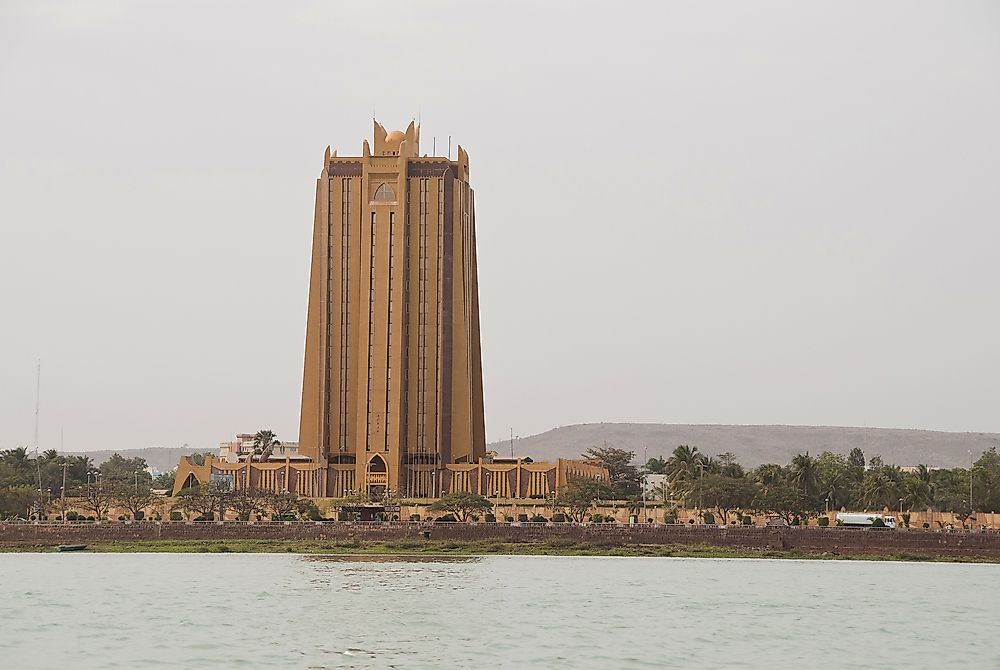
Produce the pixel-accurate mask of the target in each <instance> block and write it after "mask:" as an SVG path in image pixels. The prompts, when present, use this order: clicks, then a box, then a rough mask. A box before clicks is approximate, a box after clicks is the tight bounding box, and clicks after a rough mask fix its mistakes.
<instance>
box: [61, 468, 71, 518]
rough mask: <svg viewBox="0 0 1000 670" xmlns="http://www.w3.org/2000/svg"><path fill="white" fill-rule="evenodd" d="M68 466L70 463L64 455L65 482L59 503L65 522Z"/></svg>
mask: <svg viewBox="0 0 1000 670" xmlns="http://www.w3.org/2000/svg"><path fill="white" fill-rule="evenodd" d="M68 467H69V463H67V462H66V457H65V456H63V483H62V491H61V493H60V496H59V497H60V499H61V500H60V502H59V505H60V506H61V507H62V518H63V523H66V468H68Z"/></svg>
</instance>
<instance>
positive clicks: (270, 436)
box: [250, 430, 281, 461]
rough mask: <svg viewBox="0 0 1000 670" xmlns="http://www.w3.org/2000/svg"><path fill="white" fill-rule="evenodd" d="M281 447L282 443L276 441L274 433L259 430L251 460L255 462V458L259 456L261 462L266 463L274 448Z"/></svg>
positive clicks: (254, 439) (254, 438)
mask: <svg viewBox="0 0 1000 670" xmlns="http://www.w3.org/2000/svg"><path fill="white" fill-rule="evenodd" d="M279 446H281V442H279V441H278V440H277V439H276V436H275V434H274V431H271V430H258V431H257V434H256V435H254V436H253V454H252V455H251V457H250V459H251V460H253V457H254V456H259V457H260V458H259V460H261V461H266V460H267V457H268V456H270V455H271V452H272V451H274V448H275V447H279Z"/></svg>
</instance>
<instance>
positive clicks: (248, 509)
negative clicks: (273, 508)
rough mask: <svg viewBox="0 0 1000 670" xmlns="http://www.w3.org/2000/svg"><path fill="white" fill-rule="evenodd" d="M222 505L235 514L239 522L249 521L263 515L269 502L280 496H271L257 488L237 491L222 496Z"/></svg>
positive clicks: (271, 494)
mask: <svg viewBox="0 0 1000 670" xmlns="http://www.w3.org/2000/svg"><path fill="white" fill-rule="evenodd" d="M222 495H224V496H225V498H224V503H228V506H229V507H230V508H232V509H233V510H234V511H235V512H236V518H237V520H239V521H250V519H251V518H252V517H253V515H255V514H264V513H265V512H266V511H267V509H268V506H269V505H270V504H271V502H272V501H273V500H275V499H277V498H278V496H281V495H282V494H273V493H269V492H267V491H263V490H261V489H257V488H246V489H237V490H236V491H233V492H232V493H228V494H222Z"/></svg>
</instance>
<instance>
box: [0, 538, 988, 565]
mask: <svg viewBox="0 0 1000 670" xmlns="http://www.w3.org/2000/svg"><path fill="white" fill-rule="evenodd" d="M52 551H56V547H55V546H52V545H25V544H7V545H0V552H52ZM85 551H86V552H87V553H141V552H156V553H211V554H222V553H290V554H315V555H323V554H326V555H337V556H350V555H359V556H362V555H363V556H392V555H398V556H672V557H678V558H786V559H789V558H790V559H818V560H867V561H873V560H887V561H938V562H967V563H995V562H998V561H997V559H993V558H988V557H975V556H953V555H947V556H935V555H927V554H918V553H908V552H891V553H885V554H831V553H828V552H806V551H797V550H778V549H749V548H744V549H739V548H725V547H715V546H710V545H649V544H639V545H605V544H595V543H587V542H575V541H572V540H559V539H554V540H548V541H532V542H503V541H497V540H480V541H461V542H459V541H449V540H397V541H386V542H374V541H361V540H343V541H332V540H326V541H323V540H225V541H220V540H144V541H113V542H93V543H89V544H88V545H87V549H86V550H85Z"/></svg>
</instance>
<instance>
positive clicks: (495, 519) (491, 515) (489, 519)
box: [486, 514, 497, 523]
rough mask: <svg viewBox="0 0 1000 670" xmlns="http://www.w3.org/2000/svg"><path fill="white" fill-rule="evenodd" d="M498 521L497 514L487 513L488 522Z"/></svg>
mask: <svg viewBox="0 0 1000 670" xmlns="http://www.w3.org/2000/svg"><path fill="white" fill-rule="evenodd" d="M496 522H497V518H496V516H494V515H493V514H487V515H486V523H496Z"/></svg>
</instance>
